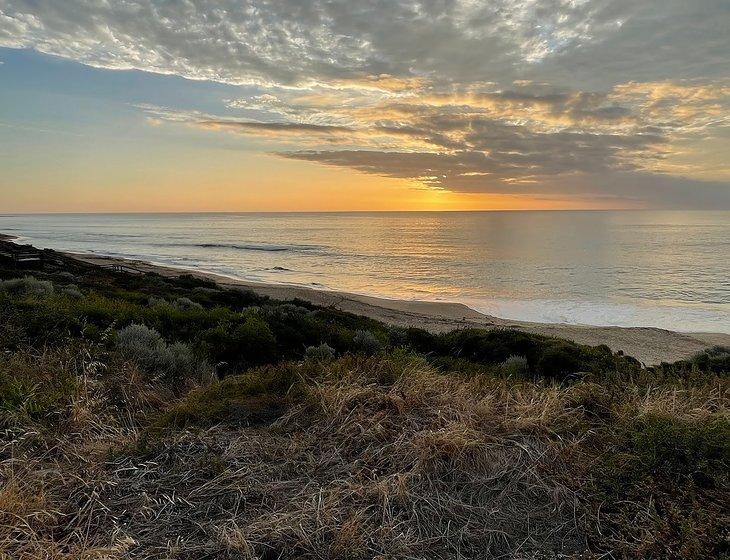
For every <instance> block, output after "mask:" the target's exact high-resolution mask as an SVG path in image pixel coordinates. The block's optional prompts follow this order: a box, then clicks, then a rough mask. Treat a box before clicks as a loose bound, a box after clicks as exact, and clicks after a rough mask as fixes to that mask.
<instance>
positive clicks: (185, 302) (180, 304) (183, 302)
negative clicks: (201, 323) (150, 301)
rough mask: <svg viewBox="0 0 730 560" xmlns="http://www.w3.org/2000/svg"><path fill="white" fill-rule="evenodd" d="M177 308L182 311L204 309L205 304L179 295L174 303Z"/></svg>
mask: <svg viewBox="0 0 730 560" xmlns="http://www.w3.org/2000/svg"><path fill="white" fill-rule="evenodd" d="M172 305H173V306H174V307H175V308H176V309H179V310H180V311H190V310H193V309H195V310H198V309H203V306H202V305H200V304H199V303H197V302H195V301H193V300H191V299H190V298H186V297H179V298H177V299H176V300H175V302H174V303H173V304H172Z"/></svg>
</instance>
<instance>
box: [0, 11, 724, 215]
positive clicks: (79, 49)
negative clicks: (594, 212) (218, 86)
mask: <svg viewBox="0 0 730 560" xmlns="http://www.w3.org/2000/svg"><path fill="white" fill-rule="evenodd" d="M728 28H730V5H728V3H727V1H726V0H696V1H691V2H690V1H687V0H643V1H640V2H637V1H635V0H580V1H576V0H494V1H490V2H478V1H473V0H403V1H394V0H340V1H334V2H333V1H329V0H311V1H308V2H302V1H301V0H222V1H220V2H208V1H203V0H186V1H185V2H169V1H166V0H128V1H125V2H106V1H103V2H102V1H95V0H64V1H63V2H59V1H55V0H0V46H6V47H14V48H33V49H36V50H38V51H41V52H44V53H50V54H54V55H58V56H62V57H66V58H69V59H73V60H76V61H79V62H82V63H84V64H89V65H93V66H98V67H104V68H112V69H122V68H124V69H129V68H134V69H139V70H144V71H150V72H158V73H164V74H175V75H179V76H183V77H186V78H191V79H202V80H212V81H218V82H225V83H231V84H241V85H243V84H245V85H246V86H247V87H246V88H241V91H242V93H241V97H240V98H238V99H229V100H227V106H228V107H229V109H230V111H231V113H232V114H233V116H234V117H235V116H240V115H241V113H240V111H246V113H243V114H244V115H245V116H246V119H242V118H234V117H231V116H230V115H228V116H221V115H210V114H203V113H199V112H196V111H189V110H185V109H184V108H182V109H171V108H160V107H151V106H140V109H141V110H143V111H144V112H145V113H146V114H147V115H148V116H149V117H150V118H151V120H153V121H154V122H174V123H183V124H186V125H194V126H198V127H203V128H207V129H219V130H225V131H230V132H238V133H242V134H247V135H258V136H262V137H264V138H266V137H276V139H281V137H286V138H287V140H291V141H294V142H296V143H298V145H297V146H296V148H295V149H294V151H292V152H287V153H281V154H280V155H282V156H283V157H288V158H294V159H300V160H306V161H313V162H318V163H321V164H324V165H334V166H340V167H348V168H352V169H357V170H360V171H364V172H367V173H374V174H379V175H384V176H390V177H398V178H402V179H409V180H418V181H420V182H421V183H423V184H425V185H428V186H431V187H436V188H445V189H451V190H455V191H463V192H530V193H533V194H550V193H566V192H574V193H578V191H580V189H581V188H582V189H583V191H581V192H582V193H583V194H586V193H590V194H592V195H594V196H599V197H600V196H604V197H613V196H620V197H622V198H624V199H627V200H634V199H637V198H638V199H642V200H644V199H645V200H647V201H651V202H652V203H655V204H659V205H665V206H672V205H682V204H684V205H689V206H691V205H695V206H696V205H700V206H702V205H705V204H706V205H709V206H712V205H721V206H723V207H730V202H729V201H728V196H727V193H728V192H729V191H730V189H729V188H728V184H727V183H723V182H707V181H696V180H694V179H691V178H686V177H684V175H686V174H687V173H689V172H691V171H696V169H697V167H698V165H697V164H696V163H692V162H689V163H686V162H685V163H683V164H682V165H679V164H676V163H673V160H672V157H673V154H675V153H677V152H678V151H679V149H678V148H677V145H678V144H679V143H683V144H682V150H684V151H686V146H687V144H688V143H690V144H691V143H692V142H694V143H695V144H696V145H697V146H700V147H701V142H702V141H703V139H707V138H714V137H717V136H718V135H719V134H721V131H723V130H727V127H728V126H730V117H729V115H730V104H729V102H728V99H729V98H730V86H728V82H727V78H728V66H727V57H728V54H730V39H729V37H730V35H729V34H728V33H727V29H728ZM236 111H239V113H238V115H236ZM333 145H341V146H343V147H345V148H347V149H342V150H334V149H332V147H333ZM303 148H307V149H306V150H305V149H303ZM277 149H281V148H277ZM698 150H699V148H698ZM698 157H699V156H698ZM718 169H719V170H718V174H722V173H725V175H724V176H730V170H728V169H721V168H719V167H718ZM670 172H671V173H672V175H674V176H671V175H670V174H669V173H670ZM580 185H582V187H580ZM639 191H640V192H639ZM662 197H663V198H662ZM693 197H695V198H693Z"/></svg>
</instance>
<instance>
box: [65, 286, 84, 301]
mask: <svg viewBox="0 0 730 560" xmlns="http://www.w3.org/2000/svg"><path fill="white" fill-rule="evenodd" d="M61 292H62V293H64V294H65V295H67V296H68V297H70V298H73V299H81V298H82V297H84V294H82V293H81V290H79V287H78V286H77V285H76V284H69V285H68V286H64V287H63V288H61Z"/></svg>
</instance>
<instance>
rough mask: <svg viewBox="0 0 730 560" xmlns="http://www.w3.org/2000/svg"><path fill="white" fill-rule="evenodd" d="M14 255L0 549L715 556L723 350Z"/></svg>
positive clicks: (726, 456) (0, 381)
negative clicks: (685, 355) (636, 344)
mask: <svg viewBox="0 0 730 560" xmlns="http://www.w3.org/2000/svg"><path fill="white" fill-rule="evenodd" d="M45 256H46V258H45V264H44V266H43V268H42V269H40V270H33V271H30V272H29V271H25V272H23V271H18V270H15V269H13V268H11V267H9V266H5V267H3V268H0V430H1V431H2V437H1V439H0V558H2V559H5V558H8V559H10V558H12V559H31V558H32V559H35V558H44V559H52V560H57V559H58V560H60V559H64V560H66V559H68V560H71V559H80V558H84V559H122V558H139V559H153V558H155V559H157V558H159V559H162V558H165V559H191V560H192V559H203V558H211V559H262V560H263V559H266V560H269V559H294V558H312V559H314V558H317V559H353V560H354V559H369V558H382V559H385V558H393V559H396V558H412V559H434V558H436V559H437V558H444V559H445V558H475V559H477V558H479V559H483V558H515V559H518V558H519V559H526V558H556V557H561V558H576V559H577V558H697V559H699V558H721V557H729V555H730V535H729V534H728V527H730V514H729V511H728V506H727V504H728V503H730V484H729V481H728V472H730V469H728V466H729V463H730V422H729V420H728V402H729V401H728V397H729V396H730V395H729V390H730V382H729V380H728V373H729V372H730V350H729V349H727V348H714V349H711V350H709V351H707V352H703V353H702V354H700V355H697V356H695V357H694V358H692V359H688V360H685V361H681V362H676V363H673V364H661V365H658V366H654V367H645V366H644V365H643V364H641V363H639V362H638V361H637V360H635V359H633V358H631V357H629V356H625V355H623V354H621V353H614V352H611V350H610V349H609V348H607V347H605V346H598V347H587V346H581V345H578V344H575V343H573V342H570V341H567V340H561V339H556V338H549V337H542V336H537V335H532V334H527V333H524V332H520V331H514V330H491V331H486V330H462V331H454V332H450V333H446V334H439V335H435V334H431V333H429V332H426V331H423V330H420V329H403V328H393V327H389V326H387V325H384V324H382V323H379V322H377V321H374V320H371V319H368V318H365V317H359V316H355V315H351V314H348V313H344V312H341V311H338V310H336V309H333V308H319V307H316V306H312V305H310V304H307V303H305V302H301V301H291V302H280V301H274V300H270V299H267V298H265V297H261V296H258V295H256V294H253V293H251V292H246V291H243V290H237V289H224V288H221V287H219V286H218V285H216V284H215V283H213V282H211V281H209V280H205V279H199V278H194V277H192V276H185V275H184V276H180V277H177V278H167V277H162V276H159V275H157V274H153V273H148V274H126V273H116V272H112V271H110V270H107V269H104V268H101V267H98V266H93V265H88V264H85V263H81V262H79V261H75V260H73V259H70V258H67V257H64V256H63V255H60V254H58V253H54V252H52V251H47V252H46V255H45Z"/></svg>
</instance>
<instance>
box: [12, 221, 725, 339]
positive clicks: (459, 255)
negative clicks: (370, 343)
mask: <svg viewBox="0 0 730 560" xmlns="http://www.w3.org/2000/svg"><path fill="white" fill-rule="evenodd" d="M0 231H4V232H6V233H10V234H15V235H19V236H22V237H23V238H25V239H26V240H28V241H29V242H32V243H35V244H36V245H39V246H44V247H53V248H60V249H67V250H72V251H82V252H96V253H102V254H110V255H118V256H126V257H135V258H141V259H147V260H151V261H154V262H158V263H163V264H171V265H175V266H180V267H189V268H196V269H199V270H208V271H211V272H216V273H219V274H224V275H230V276H234V277H242V278H246V279H251V280H261V281H266V282H283V283H293V284H301V285H307V286H312V287H319V288H327V289H339V290H345V291H352V292H357V293H368V294H374V295H383V296H386V297H397V298H409V299H412V298H416V299H427V300H456V301H462V302H465V303H467V304H468V305H471V306H472V307H474V308H476V309H478V310H481V311H484V312H487V313H490V314H493V315H496V316H501V317H506V318H512V319H523V320H534V321H545V322H568V323H585V324H599V325H619V326H658V327H663V328H669V329H673V330H677V329H679V330H684V331H714V332H730V285H729V284H728V281H727V279H728V278H730V259H728V258H727V254H728V248H729V247H730V212H680V211H665V212H658V211H654V212H649V211H625V212H619V211H612V212H488V213H487V212H482V213H480V212H471V213H461V212H454V213H334V214H333V213H315V214H309V213H305V214H250V213H249V214H144V215H118V214H115V215H88V214H85V215H36V216H9V215H5V216H2V217H0Z"/></svg>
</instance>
